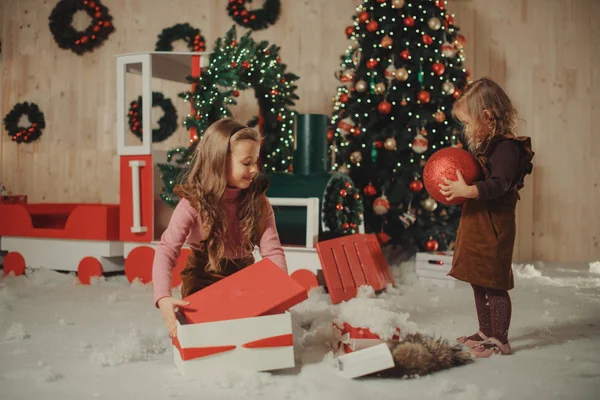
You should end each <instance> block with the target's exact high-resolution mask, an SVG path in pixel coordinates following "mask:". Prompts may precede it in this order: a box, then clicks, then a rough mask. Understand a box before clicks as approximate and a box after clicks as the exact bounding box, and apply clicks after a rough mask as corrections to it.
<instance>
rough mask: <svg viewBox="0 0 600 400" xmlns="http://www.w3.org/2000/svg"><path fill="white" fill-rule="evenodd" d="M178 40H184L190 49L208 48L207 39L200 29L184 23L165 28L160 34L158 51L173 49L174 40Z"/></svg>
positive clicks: (202, 49)
mask: <svg viewBox="0 0 600 400" xmlns="http://www.w3.org/2000/svg"><path fill="white" fill-rule="evenodd" d="M176 40H184V41H185V42H186V43H187V46H188V48H189V49H190V51H205V50H206V40H205V39H204V36H202V35H201V34H200V29H197V28H194V27H192V26H191V25H190V24H188V23H184V24H176V25H173V26H171V27H169V28H165V29H163V30H162V32H161V33H160V34H159V35H158V41H157V42H156V51H173V42H174V41H176Z"/></svg>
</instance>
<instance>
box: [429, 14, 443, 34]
mask: <svg viewBox="0 0 600 400" xmlns="http://www.w3.org/2000/svg"><path fill="white" fill-rule="evenodd" d="M427 25H429V28H430V29H431V30H433V31H437V30H438V29H440V28H441V27H442V22H441V21H440V19H439V18H437V17H432V18H429V21H427Z"/></svg>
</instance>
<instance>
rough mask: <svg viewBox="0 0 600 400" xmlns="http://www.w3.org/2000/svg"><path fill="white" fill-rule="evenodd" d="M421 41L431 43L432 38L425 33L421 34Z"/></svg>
mask: <svg viewBox="0 0 600 400" xmlns="http://www.w3.org/2000/svg"><path fill="white" fill-rule="evenodd" d="M423 43H425V44H426V45H428V46H429V45H430V44H432V43H433V39H432V38H431V36H429V35H427V34H425V35H423Z"/></svg>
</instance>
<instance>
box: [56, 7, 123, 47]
mask: <svg viewBox="0 0 600 400" xmlns="http://www.w3.org/2000/svg"><path fill="white" fill-rule="evenodd" d="M77 11H85V12H86V13H87V14H88V15H89V16H90V17H91V18H92V23H91V24H90V25H89V26H88V27H87V28H86V29H85V30H84V31H83V32H81V31H78V30H77V29H75V28H73V26H72V23H73V15H75V13H76V12H77ZM49 20H50V22H49V23H48V26H49V27H50V32H52V36H53V37H54V40H55V41H56V44H58V47H60V48H61V49H70V50H72V51H73V52H75V53H76V54H78V55H82V54H83V53H85V52H91V51H93V50H94V49H96V48H97V47H99V46H100V45H101V44H102V43H103V42H104V41H105V40H106V39H107V38H108V36H109V35H110V34H111V33H112V32H113V31H114V30H115V28H114V26H113V24H112V17H111V16H110V14H109V13H108V8H106V7H105V6H104V5H102V3H100V1H99V0H61V1H59V2H58V3H57V4H56V6H55V7H54V9H53V10H52V13H51V14H50V17H49Z"/></svg>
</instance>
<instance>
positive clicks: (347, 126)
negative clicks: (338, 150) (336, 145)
mask: <svg viewBox="0 0 600 400" xmlns="http://www.w3.org/2000/svg"><path fill="white" fill-rule="evenodd" d="M355 125H356V124H355V123H354V121H353V120H352V118H350V117H346V118H344V119H343V120H341V121H340V122H338V129H339V131H340V133H341V134H342V135H344V136H346V135H347V134H349V133H350V131H351V130H352V128H354V126H355Z"/></svg>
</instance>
